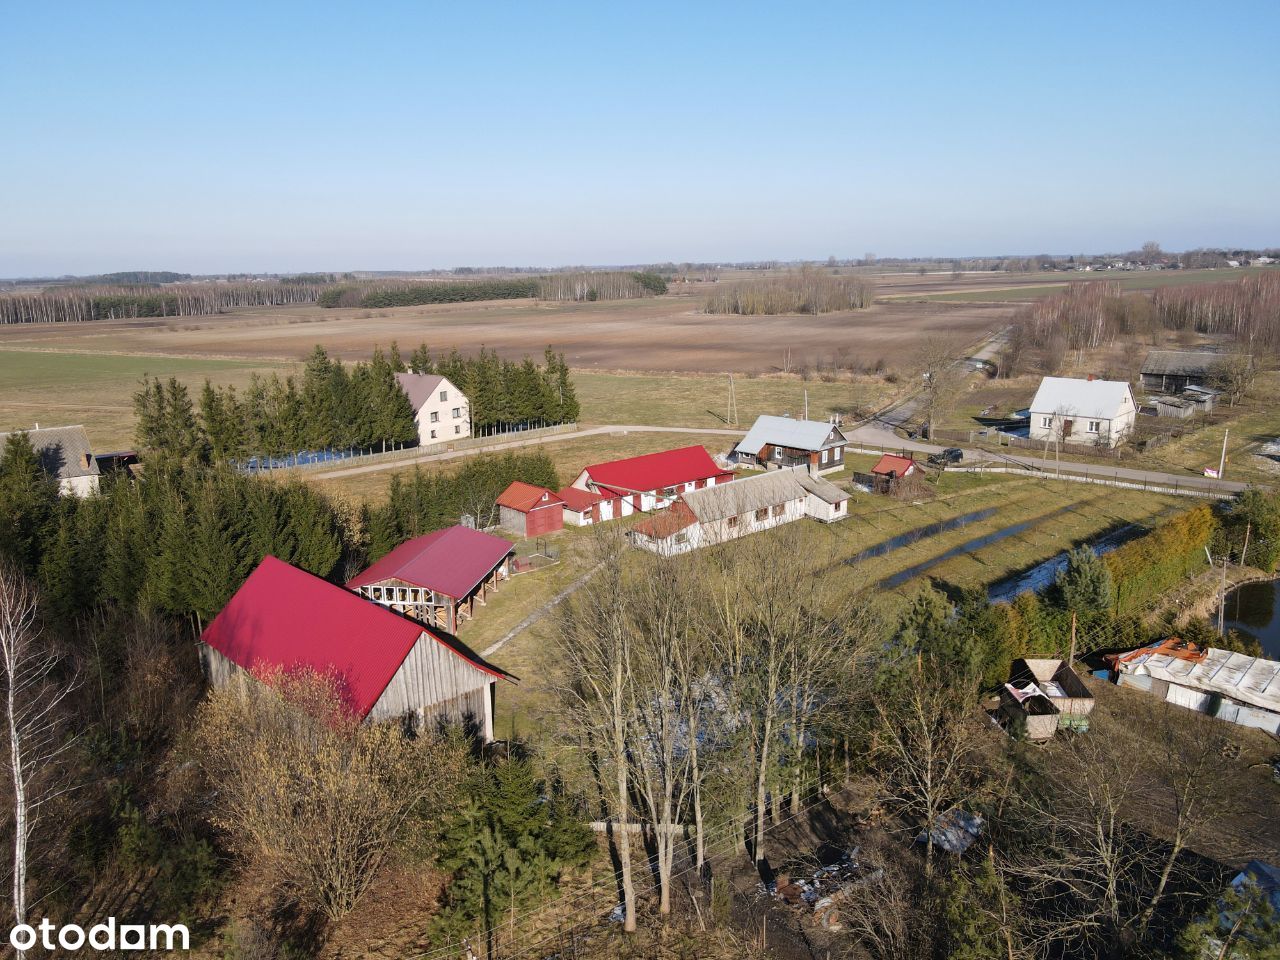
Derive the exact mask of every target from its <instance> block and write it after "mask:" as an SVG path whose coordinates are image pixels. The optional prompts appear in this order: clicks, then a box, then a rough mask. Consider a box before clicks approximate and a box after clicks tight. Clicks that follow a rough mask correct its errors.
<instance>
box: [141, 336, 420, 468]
mask: <svg viewBox="0 0 1280 960" xmlns="http://www.w3.org/2000/svg"><path fill="white" fill-rule="evenodd" d="M134 411H135V413H136V414H137V417H138V426H137V438H138V444H139V445H140V446H141V447H142V449H143V450H145V451H146V452H147V454H148V456H149V458H153V459H158V460H165V459H178V460H181V461H183V462H188V463H203V464H208V463H226V462H228V461H233V460H234V461H244V460H246V459H248V458H250V457H261V456H268V457H278V456H283V455H286V454H290V453H295V452H298V451H301V450H325V449H348V448H352V447H376V446H379V445H381V446H382V447H383V448H384V449H385V448H388V447H396V446H405V445H409V444H414V443H416V442H417V440H418V427H417V424H416V423H415V421H414V410H413V407H412V405H411V404H410V403H409V398H408V396H407V395H406V394H405V392H404V391H403V390H401V389H400V386H399V384H398V383H396V379H395V365H394V364H393V363H392V362H391V361H389V360H388V359H387V357H386V356H385V355H384V354H383V353H382V351H381V350H377V349H375V350H374V353H373V359H372V360H371V361H369V362H367V363H365V362H361V363H357V364H356V365H355V366H354V367H353V368H351V369H350V370H348V369H347V367H346V366H344V365H343V364H342V363H341V362H340V361H336V360H332V359H330V357H329V356H328V354H326V353H325V351H324V349H323V348H322V347H319V346H317V347H316V349H315V350H314V351H313V352H312V354H311V356H310V357H308V358H307V362H306V366H305V368H304V369H303V374H302V379H301V382H298V381H296V380H295V379H294V378H293V377H285V378H283V379H282V378H281V377H280V376H279V375H277V374H272V375H271V376H270V377H267V378H263V377H259V376H257V375H256V374H255V375H254V376H253V377H252V378H251V379H250V381H249V386H248V387H247V388H246V389H245V390H243V391H237V390H236V389H235V387H232V386H225V387H215V386H214V385H213V384H212V383H210V382H208V381H205V385H204V389H203V390H202V391H201V392H200V397H199V408H198V410H197V408H196V405H195V404H193V403H192V401H191V398H190V395H189V394H188V391H187V388H186V386H184V385H183V384H182V383H180V382H179V381H178V380H177V379H176V378H173V377H171V378H169V380H168V381H167V382H161V381H160V380H159V379H154V380H145V381H144V382H143V384H142V387H141V389H139V390H138V392H137V393H135V394H134Z"/></svg>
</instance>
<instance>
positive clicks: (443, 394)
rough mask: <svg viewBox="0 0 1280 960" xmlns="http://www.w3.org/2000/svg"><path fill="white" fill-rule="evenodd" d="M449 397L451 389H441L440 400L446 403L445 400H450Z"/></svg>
mask: <svg viewBox="0 0 1280 960" xmlns="http://www.w3.org/2000/svg"><path fill="white" fill-rule="evenodd" d="M448 399H449V391H448V390H441V391H440V402H441V403H444V401H446V400H448Z"/></svg>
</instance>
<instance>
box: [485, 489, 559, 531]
mask: <svg viewBox="0 0 1280 960" xmlns="http://www.w3.org/2000/svg"><path fill="white" fill-rule="evenodd" d="M498 512H499V517H500V519H499V521H498V523H499V526H501V527H502V529H503V530H505V531H507V532H508V533H514V534H515V535H516V536H518V537H540V536H542V535H543V534H544V533H554V532H555V531H556V530H563V529H564V500H562V499H561V498H560V495H559V494H556V493H552V492H551V491H550V490H548V489H547V488H546V487H539V486H535V485H534V484H532V483H525V482H524V481H523V480H515V481H512V483H511V486H509V487H507V489H505V490H503V491H502V493H501V495H500V496H499V497H498Z"/></svg>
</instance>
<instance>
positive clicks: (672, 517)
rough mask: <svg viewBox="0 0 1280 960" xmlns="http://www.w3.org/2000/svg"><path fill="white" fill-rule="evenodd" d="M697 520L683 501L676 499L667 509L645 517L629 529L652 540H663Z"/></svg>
mask: <svg viewBox="0 0 1280 960" xmlns="http://www.w3.org/2000/svg"><path fill="white" fill-rule="evenodd" d="M697 522H698V518H697V517H695V516H694V515H693V511H692V510H690V509H689V508H688V506H687V505H686V504H685V502H684V501H683V500H677V501H675V503H673V504H671V506H670V507H669V508H668V509H666V510H660V511H658V512H657V513H655V514H654V515H653V516H651V517H645V518H644V519H643V520H641V521H640V522H639V523H637V524H636V525H635V526H634V527H632V528H631V529H632V530H634V531H635V532H636V533H639V534H643V535H644V536H646V537H652V538H653V539H654V540H665V539H667V537H670V536H674V535H675V534H677V533H679V532H680V531H681V530H684V529H685V528H686V527H691V526H693V525H694V524H695V523H697Z"/></svg>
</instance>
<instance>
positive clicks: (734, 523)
mask: <svg viewBox="0 0 1280 960" xmlns="http://www.w3.org/2000/svg"><path fill="white" fill-rule="evenodd" d="M725 525H726V526H728V527H729V529H730V530H732V529H733V528H734V527H736V526H737V525H738V518H737V517H730V518H729V519H728V520H726V521H725Z"/></svg>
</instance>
